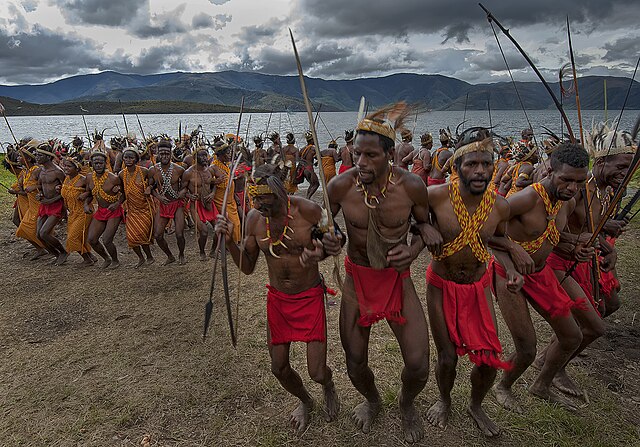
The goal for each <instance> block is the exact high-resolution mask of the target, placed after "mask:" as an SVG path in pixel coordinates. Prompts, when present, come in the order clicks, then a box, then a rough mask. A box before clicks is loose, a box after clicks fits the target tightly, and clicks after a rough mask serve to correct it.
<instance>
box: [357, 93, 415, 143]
mask: <svg viewBox="0 0 640 447" xmlns="http://www.w3.org/2000/svg"><path fill="white" fill-rule="evenodd" d="M410 113H411V108H410V107H409V106H408V105H407V103H406V102H398V103H396V104H392V105H390V106H387V107H384V108H382V109H380V110H377V111H375V112H373V113H372V114H370V115H368V116H367V117H365V119H363V120H362V121H360V122H359V123H358V127H356V130H364V131H366V132H373V133H377V134H378V135H382V136H383V137H387V138H390V139H391V140H393V141H395V140H396V132H402V131H403V130H406V127H405V125H404V123H405V121H406V119H407V117H408V116H409V114H410Z"/></svg>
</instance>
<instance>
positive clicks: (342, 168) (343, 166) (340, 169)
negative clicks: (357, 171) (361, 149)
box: [338, 164, 353, 174]
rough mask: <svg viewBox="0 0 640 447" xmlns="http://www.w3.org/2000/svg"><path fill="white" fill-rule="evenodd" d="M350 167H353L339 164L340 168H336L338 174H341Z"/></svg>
mask: <svg viewBox="0 0 640 447" xmlns="http://www.w3.org/2000/svg"><path fill="white" fill-rule="evenodd" d="M351 168H353V166H345V165H344V164H341V165H340V168H339V169H338V174H342V173H343V172H346V171H348V170H349V169H351Z"/></svg>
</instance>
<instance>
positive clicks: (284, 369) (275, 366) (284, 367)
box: [271, 363, 291, 379]
mask: <svg viewBox="0 0 640 447" xmlns="http://www.w3.org/2000/svg"><path fill="white" fill-rule="evenodd" d="M290 371H291V365H289V364H288V363H271V373H272V374H273V375H274V376H276V378H278V379H282V378H284V377H287V376H288V375H289V372H290Z"/></svg>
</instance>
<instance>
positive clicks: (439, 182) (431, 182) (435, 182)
mask: <svg viewBox="0 0 640 447" xmlns="http://www.w3.org/2000/svg"><path fill="white" fill-rule="evenodd" d="M446 182H447V179H446V178H431V177H427V186H431V185H444V184H445V183H446Z"/></svg>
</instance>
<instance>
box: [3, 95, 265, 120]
mask: <svg viewBox="0 0 640 447" xmlns="http://www.w3.org/2000/svg"><path fill="white" fill-rule="evenodd" d="M0 102H1V103H2V104H3V105H4V107H5V108H6V109H7V113H8V114H9V115H11V116H45V115H81V114H83V113H84V114H86V115H89V114H90V115H118V114H120V113H121V112H124V113H126V114H134V113H139V114H143V113H225V112H238V110H239V109H240V107H239V106H237V105H233V106H226V105H220V104H203V103H197V102H185V101H132V102H123V103H122V107H120V104H119V103H118V102H108V101H94V102H91V103H90V105H89V104H87V103H86V102H75V101H70V102H63V103H60V104H33V103H30V102H26V101H20V100H17V99H13V98H7V97H4V96H0ZM81 107H82V108H84V109H85V110H88V111H87V112H83V111H82V110H81V109H80V108H81ZM87 107H89V108H90V110H89V109H87ZM245 111H246V112H264V110H260V109H256V108H245Z"/></svg>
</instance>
